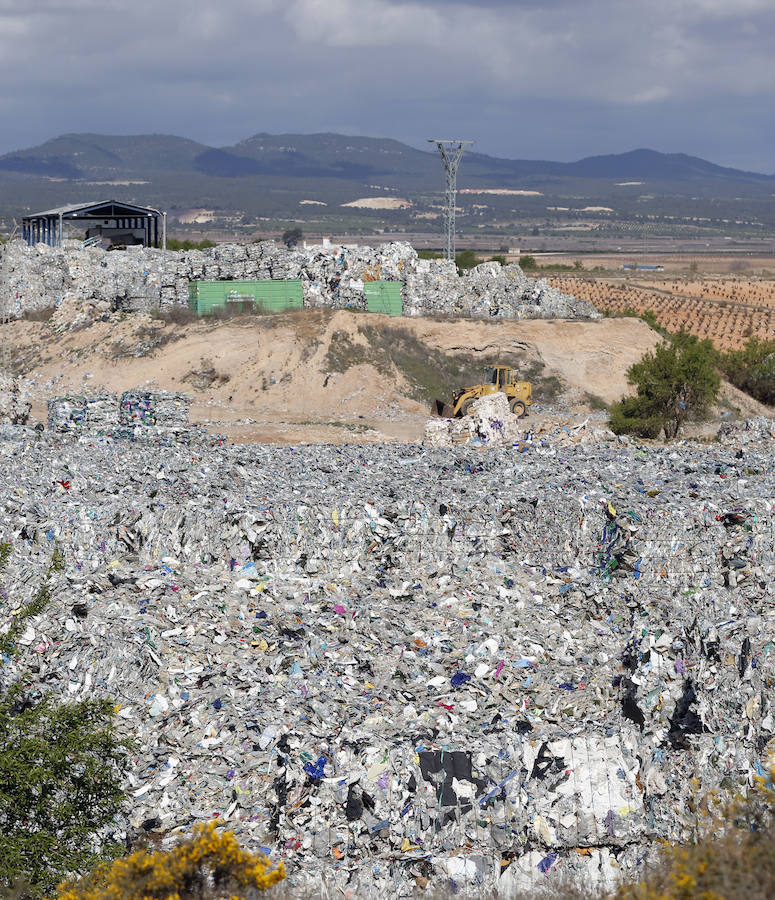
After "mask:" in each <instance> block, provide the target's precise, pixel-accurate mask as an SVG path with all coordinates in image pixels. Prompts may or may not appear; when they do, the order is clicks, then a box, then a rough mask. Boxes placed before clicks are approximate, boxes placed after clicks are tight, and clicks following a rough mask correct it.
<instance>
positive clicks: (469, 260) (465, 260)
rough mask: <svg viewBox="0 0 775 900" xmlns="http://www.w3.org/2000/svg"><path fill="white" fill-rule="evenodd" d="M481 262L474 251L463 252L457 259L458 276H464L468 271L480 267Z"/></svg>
mask: <svg viewBox="0 0 775 900" xmlns="http://www.w3.org/2000/svg"><path fill="white" fill-rule="evenodd" d="M480 262H481V260H480V259H479V257H478V256H477V255H476V253H474V251H473V250H461V251H460V253H458V254H457V256H456V257H455V264H456V265H457V271H458V274H460V275H462V274H463V272H465V271H467V270H468V269H473V267H474V266H478V265H479V263H480Z"/></svg>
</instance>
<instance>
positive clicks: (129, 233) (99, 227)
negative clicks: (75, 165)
mask: <svg viewBox="0 0 775 900" xmlns="http://www.w3.org/2000/svg"><path fill="white" fill-rule="evenodd" d="M162 218H163V215H162V213H160V212H159V210H158V209H153V208H152V207H150V206H136V205H135V204H133V203H123V202H121V201H118V200H102V201H100V202H97V203H80V204H77V205H72V206H60V207H58V208H57V209H47V210H45V211H44V212H39V213H34V214H33V215H29V216H25V217H24V218H23V219H22V236H23V237H24V239H25V240H26V241H27V243H28V244H38V243H43V244H49V245H50V246H51V247H61V246H62V240H63V238H64V229H65V224H66V223H73V222H75V223H77V224H78V225H79V226H80V227H82V228H84V230H85V231H86V236H87V237H99V238H102V239H103V240H106V241H108V242H109V243H110V244H142V245H144V246H145V247H158V246H159V234H160V230H161V232H162V237H163V231H164V227H163V226H164V223H163V222H162V223H161V229H160V220H162Z"/></svg>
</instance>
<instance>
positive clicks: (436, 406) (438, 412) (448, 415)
mask: <svg viewBox="0 0 775 900" xmlns="http://www.w3.org/2000/svg"><path fill="white" fill-rule="evenodd" d="M433 415H434V416H440V417H441V418H442V419H454V417H455V410H454V409H453V408H452V407H451V406H450V405H449V403H445V402H444V401H443V400H434V401H433Z"/></svg>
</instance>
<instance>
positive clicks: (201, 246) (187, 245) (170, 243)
mask: <svg viewBox="0 0 775 900" xmlns="http://www.w3.org/2000/svg"><path fill="white" fill-rule="evenodd" d="M216 246H217V244H216V243H215V241H209V240H208V239H207V238H205V239H204V240H202V241H191V240H188V239H186V240H184V241H179V240H178V239H177V238H167V249H168V250H206V249H207V248H208V247H216Z"/></svg>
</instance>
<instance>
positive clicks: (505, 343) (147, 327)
mask: <svg viewBox="0 0 775 900" xmlns="http://www.w3.org/2000/svg"><path fill="white" fill-rule="evenodd" d="M6 329H7V339H8V346H9V347H10V353H11V357H12V359H13V362H14V364H15V366H16V368H17V369H19V370H21V371H22V372H23V373H24V374H25V375H26V376H27V379H28V382H29V390H30V400H31V401H32V403H33V417H35V416H37V417H38V418H39V419H41V420H45V402H46V401H47V400H48V399H49V398H50V397H52V396H56V395H59V394H63V393H66V392H68V391H73V390H76V389H78V390H80V391H83V390H84V389H88V388H91V387H94V388H96V387H104V388H106V389H108V390H110V391H115V392H120V391H123V390H127V389H129V388H131V387H135V386H138V385H151V386H154V387H158V388H160V389H164V390H170V391H188V392H189V393H190V394H191V395H192V397H193V399H194V403H193V406H192V421H194V422H199V423H204V424H207V425H208V426H211V427H212V428H213V429H214V430H218V431H223V432H226V433H227V434H229V436H230V438H231V439H232V440H236V441H245V440H264V441H277V442H283V443H286V442H288V443H291V442H299V441H331V442H341V441H351V440H354V439H355V440H363V441H375V440H386V439H387V440H409V441H419V440H420V439H421V438H422V433H423V427H424V425H425V422H426V420H427V414H428V408H429V404H430V402H431V400H432V399H433V397H435V396H440V397H446V396H449V394H450V393H451V390H452V389H453V388H455V387H458V386H461V385H462V384H466V383H468V384H473V383H477V382H479V381H480V380H481V379H482V376H483V368H484V367H485V366H486V365H488V364H491V363H494V362H499V361H500V362H508V363H511V364H513V365H515V366H517V367H519V369H520V371H521V372H522V373H523V375H524V377H526V378H529V379H530V380H531V381H532V382H533V385H534V399H535V401H536V408H535V409H534V414H540V412H541V409H542V408H544V409H545V408H546V406H547V405H548V404H550V403H554V402H556V401H557V400H558V399H561V400H563V401H564V403H565V406H566V408H569V409H570V408H571V407H573V406H574V405H578V406H579V409H580V410H583V408H584V407H585V405H586V406H587V407H588V405H589V404H590V403H592V405H596V404H597V405H599V404H600V403H601V402H602V401H605V402H610V401H612V400H615V399H617V398H618V397H620V396H621V395H622V394H623V393H624V392H625V391H626V389H627V383H626V374H625V373H626V370H627V368H628V367H629V366H630V365H631V364H632V363H633V362H635V361H636V360H637V359H639V358H640V356H641V355H642V354H643V353H644V352H645V351H646V350H648V349H650V348H651V347H653V346H654V345H655V343H656V342H657V335H656V334H655V333H654V332H653V331H651V329H650V328H649V327H648V326H647V325H646V324H645V323H644V322H641V321H639V320H637V319H603V320H597V321H577V320H576V321H570V320H568V321H566V320H524V321H499V322H491V321H487V320H470V319H446V318H438V319H427V318H425V319H407V318H400V319H391V318H388V317H386V316H380V315H372V314H367V313H354V312H349V311H344V310H339V311H332V310H303V311H299V312H294V313H286V314H280V315H259V316H255V315H254V316H245V317H238V318H233V319H230V320H225V321H218V322H213V321H207V322H205V321H202V320H198V321H194V322H177V323H176V322H172V321H169V320H164V319H154V318H151V317H150V316H145V315H131V316H130V315H124V316H123V317H122V316H121V315H113V316H111V318H110V319H109V320H108V321H96V322H94V323H92V324H91V325H89V326H88V327H85V328H83V329H81V330H79V331H72V332H68V333H65V334H55V333H54V332H52V331H51V328H50V325H49V324H47V323H40V322H14V323H11V324H9V325H8V326H6Z"/></svg>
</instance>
